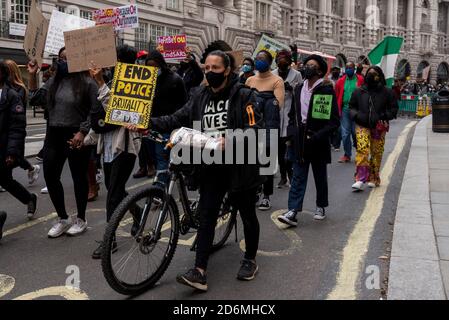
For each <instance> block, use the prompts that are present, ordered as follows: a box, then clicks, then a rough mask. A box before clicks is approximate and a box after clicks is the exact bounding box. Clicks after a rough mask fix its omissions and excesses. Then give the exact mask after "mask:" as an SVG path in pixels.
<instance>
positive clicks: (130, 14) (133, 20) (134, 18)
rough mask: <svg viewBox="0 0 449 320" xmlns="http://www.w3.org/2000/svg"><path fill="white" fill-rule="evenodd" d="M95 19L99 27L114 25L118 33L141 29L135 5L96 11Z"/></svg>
mask: <svg viewBox="0 0 449 320" xmlns="http://www.w3.org/2000/svg"><path fill="white" fill-rule="evenodd" d="M93 18H94V21H95V23H96V24H97V26H98V25H102V24H112V25H113V26H114V28H115V30H116V31H119V30H124V29H127V28H131V29H135V28H138V27H139V13H138V9H137V5H135V4H131V5H127V6H122V7H116V8H107V9H99V10H95V11H94V14H93Z"/></svg>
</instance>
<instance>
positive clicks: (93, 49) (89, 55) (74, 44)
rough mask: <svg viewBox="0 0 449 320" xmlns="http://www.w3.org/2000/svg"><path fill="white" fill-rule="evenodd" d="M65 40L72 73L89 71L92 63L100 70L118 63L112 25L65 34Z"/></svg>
mask: <svg viewBox="0 0 449 320" xmlns="http://www.w3.org/2000/svg"><path fill="white" fill-rule="evenodd" d="M64 40H65V46H66V52H67V62H68V65H69V72H70V73H72V72H81V71H86V70H89V68H90V67H91V62H93V63H94V64H95V65H96V66H97V67H98V68H106V67H112V66H115V64H116V63H117V51H116V46H115V35H114V27H113V26H112V25H111V24H109V25H103V26H96V27H92V28H87V29H81V30H74V31H67V32H64Z"/></svg>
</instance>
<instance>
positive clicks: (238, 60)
mask: <svg viewBox="0 0 449 320" xmlns="http://www.w3.org/2000/svg"><path fill="white" fill-rule="evenodd" d="M226 53H228V54H230V55H231V56H233V57H234V60H235V66H236V67H237V68H239V67H241V66H242V64H243V61H244V60H245V58H244V56H243V50H238V51H228V52H226Z"/></svg>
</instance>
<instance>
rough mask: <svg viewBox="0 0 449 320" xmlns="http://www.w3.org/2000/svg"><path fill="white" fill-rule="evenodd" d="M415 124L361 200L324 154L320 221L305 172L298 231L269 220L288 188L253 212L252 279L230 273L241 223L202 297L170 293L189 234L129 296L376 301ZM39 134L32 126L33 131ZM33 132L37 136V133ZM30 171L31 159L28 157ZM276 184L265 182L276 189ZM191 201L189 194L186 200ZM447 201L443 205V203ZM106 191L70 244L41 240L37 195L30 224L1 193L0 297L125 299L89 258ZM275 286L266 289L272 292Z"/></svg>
mask: <svg viewBox="0 0 449 320" xmlns="http://www.w3.org/2000/svg"><path fill="white" fill-rule="evenodd" d="M415 125H416V122H415V121H410V120H406V119H399V120H397V121H394V122H393V123H392V127H391V131H390V133H389V134H388V136H387V141H386V148H385V154H384V166H383V169H382V181H383V183H382V186H381V187H380V188H377V189H374V190H366V191H365V192H364V193H357V194H355V193H353V192H352V190H351V185H352V183H353V175H354V170H355V167H354V163H350V164H339V163H337V159H338V158H339V157H340V156H341V153H339V152H333V159H334V161H333V163H332V165H330V166H329V169H328V176H329V190H330V194H329V198H330V204H331V205H330V207H329V208H328V210H327V214H328V219H327V220H325V221H323V222H317V221H314V220H313V211H314V210H315V185H314V181H313V176H312V173H311V176H310V180H309V186H308V191H307V194H306V198H305V202H304V208H305V210H304V212H303V214H301V216H300V217H299V227H298V228H295V229H287V228H286V227H285V226H282V225H280V224H279V223H278V222H277V219H276V218H277V216H278V215H280V214H282V213H284V212H286V210H287V199H288V191H289V190H288V188H284V189H276V190H275V194H274V196H273V197H272V205H273V208H272V210H271V211H268V212H261V211H259V212H258V217H259V220H260V224H261V237H260V247H259V252H258V260H257V261H258V264H259V266H260V272H259V274H258V276H257V278H256V279H255V280H254V281H251V282H243V283H242V282H239V281H237V280H236V273H237V271H238V268H239V262H240V260H241V259H242V249H241V248H242V247H244V243H243V242H242V240H243V231H242V228H241V222H240V223H239V224H238V225H239V228H238V235H237V242H236V239H235V235H234V234H233V235H232V236H231V237H230V239H229V241H228V243H227V244H226V246H225V247H224V248H223V249H222V250H220V251H219V252H217V253H216V254H214V255H213V256H212V258H211V261H210V265H209V270H208V280H209V291H208V292H207V293H206V294H198V293H195V292H193V291H192V290H190V289H189V288H185V287H183V286H180V285H179V284H178V283H177V282H176V280H175V279H176V275H177V274H178V273H180V272H185V271H186V270H187V269H189V268H190V267H191V266H192V264H193V262H194V254H193V253H192V252H190V245H191V243H192V240H193V236H194V235H192V234H189V235H186V236H184V237H181V241H180V243H179V245H178V248H177V250H176V254H175V257H174V259H173V261H172V263H171V264H170V267H169V268H168V270H167V272H166V273H165V274H164V276H163V277H162V279H161V281H160V282H159V283H158V285H157V286H156V287H155V288H154V289H152V290H149V291H148V292H146V293H145V294H143V295H141V296H139V297H135V298H136V299H144V300H158V299H162V300H173V299H177V300H217V299H219V300H247V299H256V300H266V299H269V300H313V299H318V300H324V299H335V300H342V299H361V300H379V299H385V298H386V292H387V290H388V282H387V280H388V274H389V266H390V262H389V256H390V253H391V243H392V240H393V227H394V226H393V224H394V220H395V214H396V209H397V207H398V199H399V194H400V191H401V187H402V182H403V176H404V172H405V168H406V164H407V159H408V156H409V150H410V145H411V140H412V137H413V131H414V128H415ZM36 126H42V124H36ZM29 130H36V131H33V132H31V131H30V132H29V137H28V138H29V140H28V141H27V148H28V146H29V145H30V143H34V142H37V141H39V139H41V140H43V138H42V135H43V132H45V125H43V129H41V127H33V128H31V127H30V128H29ZM42 130H43V131H42ZM30 161H31V162H33V163H34V161H35V160H34V159H33V158H31V159H30ZM14 176H15V178H16V179H17V180H18V181H19V182H21V183H22V184H24V185H27V179H26V172H24V171H23V170H20V169H16V170H15V171H14ZM61 180H62V184H63V186H64V188H65V201H66V205H67V211H68V212H69V213H71V214H74V213H76V206H75V202H74V191H73V183H72V179H71V176H70V172H69V169H68V166H67V165H66V166H65V168H64V171H63V174H62V177H61ZM278 181H279V177H278V176H277V177H276V179H275V183H276V184H277V183H278ZM150 183H151V181H150V180H145V179H143V180H134V179H132V178H131V179H130V180H129V182H128V185H127V187H128V190H129V192H135V191H137V190H140V189H141V188H144V187H146V186H148V185H149V184H150ZM43 186H45V182H44V179H43V177H42V175H41V177H40V178H39V180H38V181H37V183H36V184H35V185H33V186H27V187H28V188H29V190H30V191H32V192H36V193H39V190H40V189H41V188H42V187H43ZM193 196H195V195H193ZM448 198H449V197H448ZM105 201H106V191H105V189H104V186H102V188H101V191H100V196H99V198H98V200H97V201H96V202H92V203H89V206H88V212H87V219H88V224H89V229H88V231H87V232H86V233H85V234H84V235H82V236H80V237H76V238H69V237H61V238H59V239H54V240H51V239H48V238H47V232H48V230H49V229H50V228H51V226H52V224H53V220H54V219H55V217H56V214H55V213H54V207H53V205H52V203H51V201H50V198H49V197H48V195H41V194H39V208H38V213H37V215H36V219H35V220H33V221H28V220H27V219H26V216H25V211H26V208H25V207H24V206H22V205H21V204H20V203H19V202H17V201H16V200H15V199H14V198H12V197H11V196H10V195H9V194H7V193H0V204H1V209H2V210H5V211H7V212H8V220H7V221H6V225H5V228H4V231H5V232H4V238H3V239H2V241H1V242H0V299H38V298H40V299H42V298H51V299H113V300H123V299H126V297H124V296H121V295H119V294H117V293H115V292H114V291H113V290H112V289H111V288H110V287H109V286H108V284H107V283H106V281H105V279H104V276H103V273H102V270H101V266H100V262H99V261H95V260H92V259H91V254H92V252H93V250H94V249H95V248H96V247H97V246H98V244H97V243H96V241H98V240H101V239H102V237H103V234H104V229H105V226H106V224H105V211H104V207H105ZM73 270H79V276H80V281H81V285H80V289H81V291H79V292H73V291H68V289H67V288H66V287H65V285H66V283H67V281H69V280H70V279H71V275H72V274H73ZM273 288H275V289H273Z"/></svg>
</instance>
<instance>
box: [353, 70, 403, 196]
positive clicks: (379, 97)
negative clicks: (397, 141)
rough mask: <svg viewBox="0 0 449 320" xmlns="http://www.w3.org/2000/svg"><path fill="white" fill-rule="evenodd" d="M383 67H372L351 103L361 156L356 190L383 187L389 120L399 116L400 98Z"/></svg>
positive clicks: (358, 152)
mask: <svg viewBox="0 0 449 320" xmlns="http://www.w3.org/2000/svg"><path fill="white" fill-rule="evenodd" d="M386 85H387V82H386V81H385V75H384V73H383V71H382V69H381V68H379V67H377V66H375V67H371V68H369V69H368V71H367V74H366V76H365V84H364V85H363V86H362V87H361V88H359V89H357V90H356V91H355V92H354V94H353V95H352V98H351V101H350V102H349V108H350V114H351V119H352V120H354V121H355V123H356V125H357V126H356V133H357V155H356V166H357V170H356V182H355V183H354V185H353V186H352V189H353V191H354V192H359V191H363V190H364V188H365V185H366V184H368V186H369V187H370V188H376V187H378V186H380V183H381V181H380V168H381V164H382V157H383V153H384V147H385V136H386V134H387V132H388V131H389V128H390V124H389V121H390V120H393V119H395V118H396V116H397V113H398V109H399V106H398V101H397V100H396V98H395V96H394V92H393V91H392V90H391V89H389V88H387V87H386Z"/></svg>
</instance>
